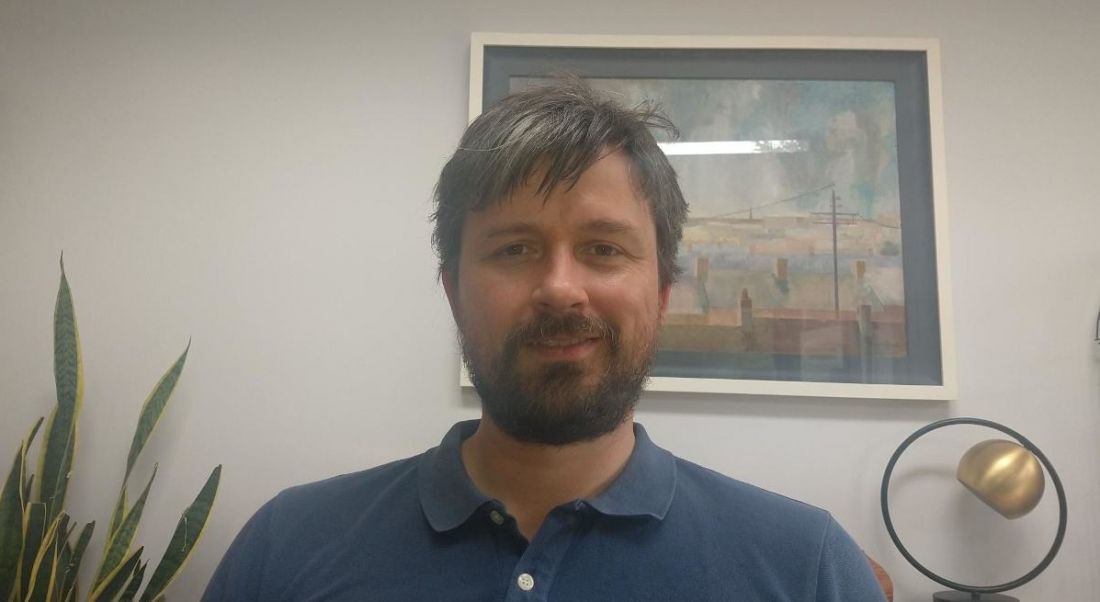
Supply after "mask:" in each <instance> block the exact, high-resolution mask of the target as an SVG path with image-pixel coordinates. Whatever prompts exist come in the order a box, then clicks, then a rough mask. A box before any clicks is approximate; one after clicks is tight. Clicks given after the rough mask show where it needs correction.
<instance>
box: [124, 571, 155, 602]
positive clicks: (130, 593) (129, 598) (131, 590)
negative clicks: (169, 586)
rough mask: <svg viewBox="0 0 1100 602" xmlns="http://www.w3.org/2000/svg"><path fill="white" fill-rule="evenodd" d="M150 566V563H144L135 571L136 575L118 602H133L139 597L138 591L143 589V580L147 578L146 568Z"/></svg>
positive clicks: (131, 578)
mask: <svg viewBox="0 0 1100 602" xmlns="http://www.w3.org/2000/svg"><path fill="white" fill-rule="evenodd" d="M147 566H149V563H148V562H143V563H141V564H139V565H138V567H137V569H136V570H134V574H133V576H132V577H130V582H129V583H127V584H126V589H124V590H122V595H121V596H119V598H118V602H133V599H134V596H136V595H137V593H138V590H139V589H141V580H142V579H144V578H145V567H147Z"/></svg>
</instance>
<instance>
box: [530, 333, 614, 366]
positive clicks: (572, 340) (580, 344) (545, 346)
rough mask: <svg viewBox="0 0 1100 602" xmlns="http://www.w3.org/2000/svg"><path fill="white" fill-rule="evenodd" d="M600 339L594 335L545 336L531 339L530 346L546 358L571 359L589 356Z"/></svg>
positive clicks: (556, 359)
mask: <svg viewBox="0 0 1100 602" xmlns="http://www.w3.org/2000/svg"><path fill="white" fill-rule="evenodd" d="M599 341H600V339H599V337H592V336H563V337H544V338H540V339H536V340H534V341H531V343H530V347H531V348H533V350H534V351H535V352H536V353H537V354H538V355H539V356H540V357H542V358H544V359H548V360H554V361H570V360H579V359H583V358H584V357H586V356H588V354H590V353H592V351H593V350H594V349H595V348H596V346H597V344H598V343H599Z"/></svg>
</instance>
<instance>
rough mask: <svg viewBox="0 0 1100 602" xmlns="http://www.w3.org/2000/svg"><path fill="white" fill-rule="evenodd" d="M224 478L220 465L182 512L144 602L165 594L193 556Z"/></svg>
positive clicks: (154, 573)
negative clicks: (219, 483) (192, 553)
mask: <svg viewBox="0 0 1100 602" xmlns="http://www.w3.org/2000/svg"><path fill="white" fill-rule="evenodd" d="M221 475H222V467H221V465H220V464H219V465H218V466H216V467H215V468H214V470H213V471H212V472H211V473H210V476H209V477H208V478H207V479H206V484H205V485H203V486H202V489H201V490H200V491H199V494H198V495H197V496H196V497H195V501H194V502H192V503H191V505H190V506H188V507H187V510H184V511H183V516H181V517H180V520H179V522H178V523H177V524H176V531H175V533H173V534H172V540H171V541H169V542H168V548H167V549H166V550H165V551H164V556H163V557H161V559H160V563H159V564H158V565H157V568H156V570H154V571H153V576H152V577H150V578H149V585H148V586H147V587H146V588H145V592H143V593H142V594H141V602H151V601H152V600H154V599H156V598H157V597H159V596H160V595H161V594H163V593H164V590H165V589H166V588H167V587H168V584H170V583H171V582H172V580H173V579H175V578H176V575H177V574H178V573H179V571H180V569H181V568H183V565H184V563H186V562H187V559H188V558H189V557H190V556H191V551H192V550H194V549H195V544H196V543H197V542H198V540H199V538H200V537H202V533H203V531H204V530H205V528H206V519H207V518H209V517H210V509H211V508H212V507H213V506H214V498H215V497H217V494H218V482H219V481H220V480H221Z"/></svg>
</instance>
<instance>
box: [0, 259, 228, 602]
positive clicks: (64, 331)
mask: <svg viewBox="0 0 1100 602" xmlns="http://www.w3.org/2000/svg"><path fill="white" fill-rule="evenodd" d="M53 330H54V380H55V381H56V386H57V405H56V406H55V407H54V409H53V412H51V414H50V417H49V420H48V421H46V423H45V430H44V431H43V433H42V441H41V443H40V444H39V453H38V465H37V473H36V474H32V473H31V472H29V471H28V469H27V461H28V458H29V457H31V455H30V454H31V452H30V450H31V446H32V444H33V443H34V440H35V437H36V436H37V435H38V432H39V430H40V428H41V427H42V424H43V419H42V418H39V419H38V421H37V422H35V424H34V426H33V427H32V428H31V430H30V432H29V433H28V435H27V437H26V439H24V440H23V441H21V442H20V444H19V449H18V451H17V452H16V454H15V459H14V460H13V461H12V464H11V470H10V472H9V473H8V476H7V479H6V480H5V481H4V484H3V489H2V490H0V602H76V601H77V600H80V599H84V600H87V602H113V601H125V602H131V601H133V600H139V601H140V602H156V601H161V600H164V590H165V588H167V587H168V584H169V583H170V582H171V581H172V579H173V578H175V576H176V575H177V574H178V573H179V571H180V569H181V568H182V567H183V564H184V563H185V562H186V561H187V559H188V557H190V555H191V552H192V550H194V548H195V544H196V542H197V541H198V539H199V537H200V536H201V535H202V532H203V528H204V527H205V525H206V519H207V517H208V516H209V515H210V509H211V507H212V505H213V503H214V497H215V495H216V494H217V491H218V482H219V480H220V478H221V466H220V465H219V466H217V467H215V468H214V470H213V472H211V473H210V476H209V478H207V480H206V484H205V485H203V487H202V489H201V490H200V491H199V493H198V496H196V497H195V500H194V501H193V502H192V503H191V505H190V506H188V507H187V509H186V510H184V512H183V516H181V517H180V520H179V523H178V524H177V525H176V530H175V533H174V534H173V535H172V539H171V541H170V542H169V544H168V548H167V549H166V550H165V552H164V556H163V557H162V558H161V560H160V563H159V564H157V566H156V568H155V569H154V570H153V572H152V575H151V576H150V577H149V580H148V581H147V582H145V583H144V585H145V588H144V591H142V585H143V581H144V580H145V569H146V566H147V561H146V560H143V559H142V552H143V551H144V549H143V548H141V547H138V548H136V549H135V548H134V547H133V545H132V543H133V537H134V532H135V531H136V530H137V526H138V523H139V522H140V521H141V514H142V511H143V510H144V508H145V501H146V499H147V497H148V495H149V489H150V487H151V486H152V484H153V478H154V477H155V476H156V472H157V470H156V467H155V466H154V467H153V470H152V475H150V477H149V480H148V481H147V482H146V484H145V487H144V488H143V489H142V491H141V494H140V495H139V496H138V498H137V500H136V501H134V502H133V503H132V504H129V503H128V502H127V495H126V492H127V484H128V482H129V480H130V478H131V476H132V472H133V470H134V465H135V464H136V462H137V459H138V456H139V455H140V454H141V450H142V449H143V448H144V447H145V443H146V442H147V441H148V440H149V436H150V435H151V434H152V432H153V429H154V428H155V427H156V425H157V422H158V421H159V419H160V416H161V414H162V413H163V412H164V408H165V406H166V405H167V404H168V400H169V398H170V397H171V396H172V391H173V389H175V386H176V382H177V381H178V380H179V377H180V374H181V373H182V372H183V365H184V363H185V362H186V360H187V352H188V350H189V349H190V343H188V345H187V348H186V349H184V351H183V353H182V354H181V355H180V356H179V358H178V359H177V360H176V361H175V363H173V364H172V366H171V367H170V368H169V369H168V371H167V372H165V373H164V375H163V376H162V377H161V378H160V381H159V382H157V384H156V386H155V387H153V390H152V392H151V393H150V394H149V397H148V398H147V399H146V400H145V404H144V405H143V406H142V408H141V414H140V415H139V417H138V423H137V428H136V429H135V430H134V439H133V442H132V443H131V444H130V453H129V455H128V456H127V458H126V470H125V471H124V473H123V475H122V485H121V487H120V488H119V493H118V502H117V503H116V504H115V509H114V512H113V514H112V516H111V520H110V523H109V524H108V526H107V536H106V538H105V543H104V549H103V556H102V558H101V560H100V562H99V567H98V569H97V570H96V571H95V573H94V575H95V577H94V579H93V580H92V583H91V585H90V586H89V587H88V588H87V589H86V590H85V592H84V595H83V596H81V590H80V587H79V584H78V583H77V581H78V579H77V577H78V574H79V572H80V567H81V562H82V561H83V560H84V558H85V552H86V550H87V548H88V542H89V541H90V540H91V538H92V532H93V530H94V529H95V522H94V521H93V522H90V523H87V524H85V525H84V526H83V527H81V528H80V529H79V531H78V530H77V528H76V527H77V524H76V523H75V522H74V521H73V520H72V519H71V518H70V516H69V515H68V514H67V513H66V512H65V510H64V507H65V493H66V490H67V489H68V485H69V479H70V478H71V476H72V469H73V460H74V458H75V456H76V447H77V446H76V444H77V421H78V419H79V417H80V410H81V406H82V402H83V396H84V371H83V366H82V363H81V356H80V334H79V333H78V331H77V327H76V314H75V312H74V310H73V299H72V292H71V291H70V290H69V283H68V280H67V279H66V278H65V264H64V260H62V262H61V284H60V286H59V288H58V291H57V303H56V305H55V307H54V324H53ZM139 592H141V593H140V595H139Z"/></svg>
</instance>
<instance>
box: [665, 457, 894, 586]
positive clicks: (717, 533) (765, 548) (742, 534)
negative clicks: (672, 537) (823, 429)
mask: <svg viewBox="0 0 1100 602" xmlns="http://www.w3.org/2000/svg"><path fill="white" fill-rule="evenodd" d="M676 468H677V471H676V475H677V479H676V501H674V504H673V509H675V510H676V512H675V517H674V516H673V513H672V512H670V515H669V517H670V518H674V520H676V521H677V523H678V527H677V528H678V529H679V530H683V531H688V532H692V531H694V537H693V540H694V541H695V542H697V545H698V544H700V543H701V544H702V545H703V546H704V547H706V548H707V549H708V550H709V551H710V556H711V557H712V558H720V559H725V560H728V561H729V562H731V563H732V564H733V565H736V566H740V567H750V568H751V570H750V572H751V573H752V574H754V575H755V576H756V577H755V578H756V580H757V584H756V585H757V586H759V587H763V588H765V589H764V590H762V591H772V592H776V591H785V592H796V594H792V597H796V598H805V599H813V600H820V601H838V600H882V590H881V588H880V587H879V585H878V582H877V581H876V580H875V577H874V573H873V572H872V571H871V568H870V565H869V564H868V563H867V560H866V558H865V556H864V555H863V552H862V551H861V550H860V548H859V546H858V545H856V543H855V542H854V541H853V540H852V538H851V537H849V536H848V534H847V533H846V532H845V531H844V529H843V528H842V527H841V526H840V525H839V524H838V523H837V522H836V521H835V520H834V519H833V517H832V515H831V514H829V513H828V512H827V511H825V510H822V509H821V508H817V507H815V506H812V505H810V504H806V503H804V502H800V501H798V500H795V499H791V498H789V497H786V496H783V495H780V494H778V493H773V492H771V491H768V490H766V489H762V488H760V487H757V486H755V485H750V484H749V483H745V482H743V481H739V480H737V479H733V478H730V477H727V476H725V475H723V474H720V473H718V472H715V471H713V470H710V469H708V468H704V467H702V466H699V465H698V464H693V463H691V462H688V461H686V460H682V459H679V458H677V460H676ZM692 522H695V523H701V524H700V525H698V526H694V525H691V524H690V523H692Z"/></svg>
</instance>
